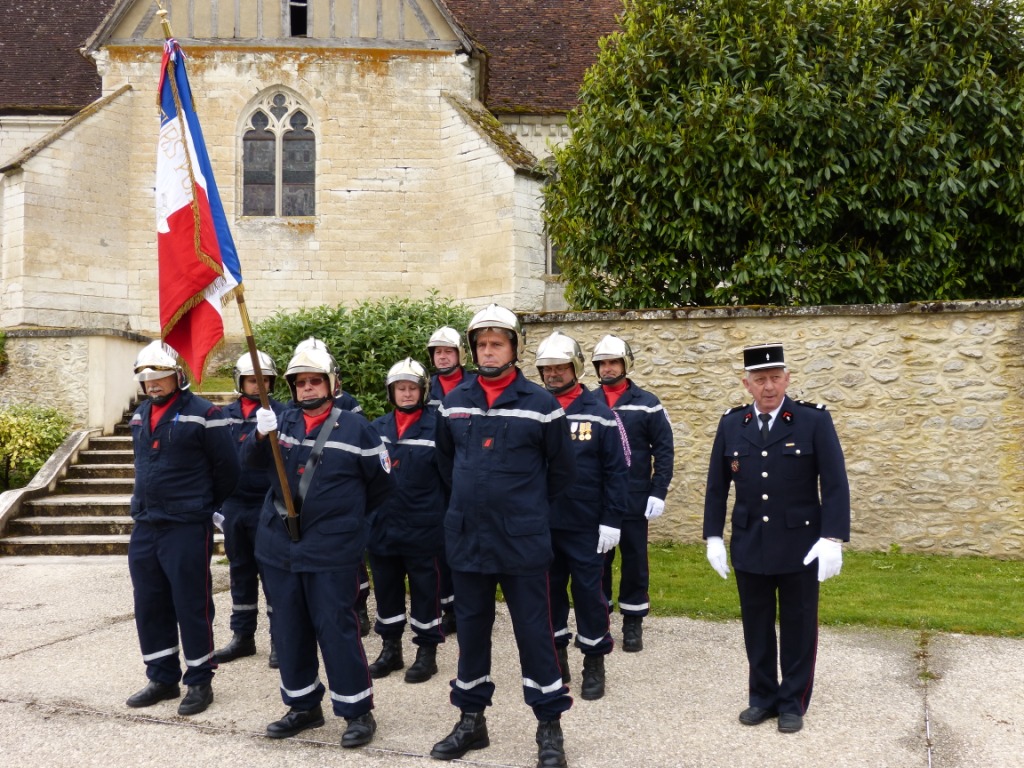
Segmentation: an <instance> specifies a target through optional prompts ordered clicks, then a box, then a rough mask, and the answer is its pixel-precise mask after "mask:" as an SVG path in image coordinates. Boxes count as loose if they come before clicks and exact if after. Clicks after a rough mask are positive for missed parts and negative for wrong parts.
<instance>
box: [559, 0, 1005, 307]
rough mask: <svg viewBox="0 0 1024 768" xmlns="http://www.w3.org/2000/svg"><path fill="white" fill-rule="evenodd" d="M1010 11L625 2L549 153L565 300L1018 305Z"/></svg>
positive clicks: (789, 0)
mask: <svg viewBox="0 0 1024 768" xmlns="http://www.w3.org/2000/svg"><path fill="white" fill-rule="evenodd" d="M1022 14H1024V7H1022V3H1021V2H1019V0H627V2H626V6H625V13H624V16H623V18H622V25H621V26H622V30H621V33H619V34H616V35H614V36H612V37H610V38H607V39H606V40H605V41H604V42H603V44H602V50H601V53H600V56H599V58H598V61H597V63H596V64H595V65H594V66H593V67H592V68H591V70H590V71H589V72H588V73H587V75H586V78H585V81H584V85H583V88H582V91H581V104H580V106H579V108H578V109H577V110H575V111H574V112H573V113H572V114H570V117H569V122H570V126H571V127H572V131H573V133H572V138H571V140H570V141H569V142H568V143H567V144H566V145H565V147H564V148H563V149H561V150H559V151H557V152H556V153H555V159H556V174H557V175H556V178H555V179H554V180H553V181H552V183H550V184H549V185H548V187H547V189H546V193H545V198H546V219H547V226H548V229H549V232H550V234H551V237H552V240H553V241H554V243H555V245H556V246H557V247H558V253H559V264H560V267H561V270H562V274H563V276H564V278H565V280H566V284H567V297H568V299H569V301H570V302H571V303H572V304H573V305H574V306H576V307H581V308H613V307H661V306H681V305H694V304H697V305H707V304H711V305H716V304H718V305H721V304H734V303H742V304H778V305H792V304H796V305H800V304H851V303H886V302H897V301H910V300H932V299H964V298H996V297H1006V296H1019V295H1021V294H1024V78H1022V72H1024V28H1022V18H1024V15H1022Z"/></svg>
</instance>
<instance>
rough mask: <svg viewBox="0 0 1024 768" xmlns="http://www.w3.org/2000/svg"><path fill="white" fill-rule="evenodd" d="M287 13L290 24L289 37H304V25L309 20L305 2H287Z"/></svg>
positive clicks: (290, 0)
mask: <svg viewBox="0 0 1024 768" xmlns="http://www.w3.org/2000/svg"><path fill="white" fill-rule="evenodd" d="M288 13H289V19H290V22H291V36H292V37H305V36H306V34H307V29H306V24H307V23H308V18H309V9H308V3H307V2H306V0H289V2H288Z"/></svg>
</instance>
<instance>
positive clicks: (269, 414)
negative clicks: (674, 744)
mask: <svg viewBox="0 0 1024 768" xmlns="http://www.w3.org/2000/svg"><path fill="white" fill-rule="evenodd" d="M256 431H257V432H259V433H260V434H261V435H269V434H270V433H271V432H276V431H277V414H276V413H274V412H273V411H272V410H270V409H269V408H257V409H256Z"/></svg>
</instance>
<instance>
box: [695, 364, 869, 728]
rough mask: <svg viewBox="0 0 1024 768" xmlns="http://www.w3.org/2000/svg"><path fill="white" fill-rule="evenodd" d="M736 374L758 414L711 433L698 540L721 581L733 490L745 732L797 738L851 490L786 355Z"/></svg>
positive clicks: (823, 420) (749, 409)
mask: <svg viewBox="0 0 1024 768" xmlns="http://www.w3.org/2000/svg"><path fill="white" fill-rule="evenodd" d="M743 364H744V368H745V369H746V372H747V373H746V375H745V376H744V379H743V384H744V386H745V387H746V388H747V391H748V392H750V394H751V396H752V397H753V399H754V402H753V403H752V404H751V405H744V406H740V407H738V408H733V409H731V410H729V411H727V412H726V414H725V415H724V416H723V417H722V419H721V420H720V421H719V423H718V431H717V432H716V434H715V442H714V445H713V446H712V449H711V461H710V466H709V468H708V482H707V495H706V497H705V501H704V538H705V539H707V556H708V561H709V562H710V563H711V566H712V567H713V568H714V569H715V571H716V572H717V573H718V574H719V575H720V576H721V577H722V578H723V579H724V578H727V577H728V575H729V566H728V564H727V558H726V553H725V543H724V540H723V538H722V537H723V533H724V530H725V518H726V502H727V500H728V497H729V486H730V485H733V486H735V497H734V502H733V510H732V537H731V540H730V549H731V550H732V565H733V568H734V569H735V571H736V587H737V590H738V591H739V597H740V612H741V615H742V620H743V640H744V644H745V646H746V651H747V661H748V663H749V668H750V689H749V700H748V704H749V706H748V708H747V709H745V710H743V712H741V713H740V722H741V723H743V724H744V725H759V724H760V723H763V722H764V721H765V720H768V719H770V718H774V717H778V718H779V721H778V730H779V731H781V732H782V733H795V732H796V731H799V730H800V729H801V728H802V727H803V715H804V713H805V712H806V711H807V705H808V704H809V702H810V699H811V690H812V687H813V683H814V660H815V654H816V651H817V642H818V591H819V590H818V587H819V582H822V581H824V580H825V579H828V578H831V577H832V576H835V575H836V574H838V573H839V570H840V568H841V567H842V562H843V555H842V550H843V548H842V542H844V541H849V538H850V487H849V483H848V481H847V477H846V466H845V462H844V460H843V450H842V448H841V447H840V445H839V438H838V436H837V435H836V430H835V427H834V426H833V424H832V417H831V416H830V415H829V413H828V411H826V410H825V409H824V408H823V407H822V406H816V405H814V404H813V403H801V402H796V401H793V400H791V399H790V398H789V397H787V396H786V388H787V387H788V385H789V371H788V370H787V369H786V363H785V358H784V354H783V349H782V345H781V344H765V345H759V346H755V347H748V348H746V349H745V350H743ZM815 560H817V564H816V567H815V565H814V561H815ZM776 613H777V615H778V622H779V635H778V637H776V632H775V621H776ZM779 669H781V672H782V676H781V681H780V679H779V673H778V670H779Z"/></svg>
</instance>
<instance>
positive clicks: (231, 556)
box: [217, 351, 284, 669]
mask: <svg viewBox="0 0 1024 768" xmlns="http://www.w3.org/2000/svg"><path fill="white" fill-rule="evenodd" d="M256 355H257V357H258V358H259V363H260V372H261V373H262V374H263V377H264V379H265V381H266V387H267V389H268V390H269V391H273V389H274V382H275V381H276V379H277V366H276V365H274V360H273V358H271V357H270V355H268V354H267V353H266V352H259V351H257V353H256ZM232 377H233V379H234V382H235V392H236V393H237V394H238V399H237V400H235V401H234V402H233V403H231V404H230V405H228V406H226V407H225V408H224V418H226V419H227V421H228V424H230V425H231V437H232V439H233V440H234V442H235V446H236V448H240V447H241V444H242V440H244V439H245V437H246V435H250V434H252V432H253V430H254V429H256V409H257V408H259V406H260V393H259V386H258V384H257V382H256V374H255V372H254V369H253V366H252V356H251V355H250V354H249V353H248V352H246V353H245V354H244V355H242V356H241V357H240V358H238V362H237V363H235V369H234V371H233V372H232ZM270 407H271V408H273V409H274V411H275V413H277V414H278V415H280V413H281V412H282V411H283V410H284V406H283V405H282V404H281V403H279V402H278V401H277V400H274V399H273V398H270ZM269 489H270V478H269V477H267V473H266V471H264V470H263V469H256V468H253V467H243V468H242V475H241V477H240V478H239V480H238V485H237V486H236V488H235V490H234V493H232V494H231V496H230V497H229V498H228V499H227V500H226V501H225V502H224V505H223V506H222V507H221V509H220V511H221V515H222V516H223V518H224V519H223V521H222V522H221V527H222V529H223V530H224V551H225V552H226V553H227V556H228V563H229V572H230V574H231V623H230V626H231V640H230V642H228V644H227V645H225V646H224V647H223V648H218V649H217V663H218V664H224V663H226V662H229V661H234V660H235V659H240V658H242V657H244V656H252V655H254V654H255V653H256V621H257V617H258V614H259V603H258V600H259V583H260V581H261V578H260V574H259V563H258V562H257V561H256V527H257V524H258V522H259V519H260V510H261V509H262V508H263V500H264V499H265V498H266V495H267V491H268V490H269ZM264 597H266V590H264ZM272 612H273V608H272V606H271V604H270V602H269V601H267V619H268V620H269V619H270V615H271V613H272ZM270 666H271V668H274V669H276V668H277V653H276V651H275V650H274V640H273V637H271V640H270Z"/></svg>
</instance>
